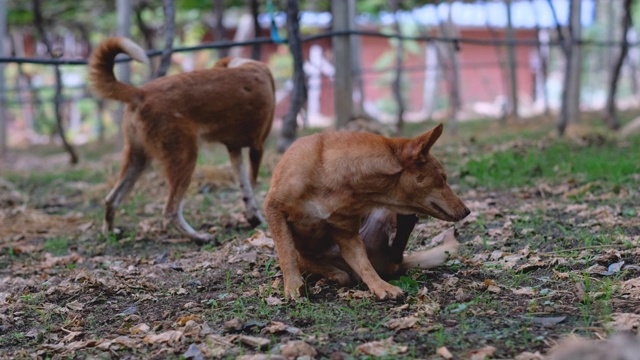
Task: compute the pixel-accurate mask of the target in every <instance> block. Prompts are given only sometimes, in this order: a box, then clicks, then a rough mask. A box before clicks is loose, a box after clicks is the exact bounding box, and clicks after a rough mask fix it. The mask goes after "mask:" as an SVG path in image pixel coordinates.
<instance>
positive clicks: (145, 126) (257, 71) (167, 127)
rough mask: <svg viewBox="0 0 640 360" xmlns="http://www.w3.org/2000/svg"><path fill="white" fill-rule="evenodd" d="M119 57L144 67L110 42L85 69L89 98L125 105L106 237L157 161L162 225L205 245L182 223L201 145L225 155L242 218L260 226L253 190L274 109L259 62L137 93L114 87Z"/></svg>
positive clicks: (233, 63) (222, 64) (173, 79)
mask: <svg viewBox="0 0 640 360" xmlns="http://www.w3.org/2000/svg"><path fill="white" fill-rule="evenodd" d="M119 53H127V54H129V55H130V56H132V57H133V58H135V59H137V60H140V61H143V62H148V59H147V58H146V55H144V51H143V50H142V49H141V48H140V47H139V46H137V45H136V44H134V43H132V42H131V41H130V40H128V39H124V38H110V39H107V40H106V41H104V42H103V43H101V44H100V45H99V46H98V47H97V48H96V50H95V51H94V52H93V54H92V55H91V58H90V61H89V68H90V75H89V76H90V80H91V87H92V90H93V92H94V93H95V94H96V95H98V96H100V97H103V98H107V99H115V100H119V101H122V102H125V103H127V107H126V111H125V115H124V119H123V122H122V127H123V133H124V150H123V164H122V171H121V173H120V178H119V180H118V183H117V184H116V186H115V187H114V188H113V190H112V191H111V193H110V194H109V195H108V196H107V198H106V199H105V202H106V215H105V226H104V230H105V232H108V231H111V230H112V229H113V220H114V216H115V211H116V208H117V206H118V205H119V204H120V202H121V201H122V200H123V198H124V197H125V196H126V195H127V194H128V193H129V192H130V191H131V189H132V187H133V185H134V183H135V182H136V180H137V179H138V178H139V176H140V175H141V173H142V172H143V171H144V169H146V168H147V167H148V165H149V163H150V162H151V159H153V158H155V159H158V160H159V161H160V162H161V163H162V165H163V167H164V171H165V174H166V177H167V181H168V185H169V196H168V199H167V203H166V206H165V209H164V216H165V219H166V220H167V221H168V222H169V223H171V224H172V225H173V226H174V227H175V228H176V229H177V230H178V231H180V232H181V233H182V234H184V235H186V236H188V237H190V238H192V239H193V240H195V241H198V242H203V241H209V240H210V239H211V237H210V236H209V235H207V234H204V233H199V232H196V231H195V230H194V229H193V228H191V226H189V224H187V222H186V221H185V220H184V218H183V215H182V201H183V197H184V195H185V192H186V190H187V188H188V187H189V183H190V181H191V175H192V173H193V171H194V169H195V165H196V159H197V156H198V141H199V138H202V139H203V140H205V141H210V142H220V143H222V144H224V145H225V146H226V147H227V150H228V151H229V156H230V158H231V163H232V166H233V170H234V173H235V176H236V181H237V182H238V184H239V187H240V189H241V191H242V195H243V200H244V202H245V205H246V210H245V216H246V217H247V220H248V221H249V223H251V224H252V225H253V226H256V225H258V224H259V223H260V222H261V221H263V220H262V215H261V214H260V212H259V210H258V208H257V205H256V202H255V198H254V195H253V189H252V188H253V186H255V183H256V179H257V175H258V168H259V167H260V162H261V160H262V154H263V144H264V141H265V139H266V137H267V135H268V134H269V132H270V130H271V125H272V122H273V114H274V109H275V96H274V93H275V92H274V84H273V78H272V76H271V72H270V71H269V69H268V67H267V66H266V65H265V64H263V63H260V62H257V61H251V60H245V59H230V58H225V59H221V60H219V61H218V62H217V63H216V65H215V66H214V67H213V68H211V69H207V70H199V71H193V72H189V73H183V74H177V75H172V76H166V77H162V78H158V79H156V80H153V81H150V82H149V83H147V84H145V85H143V86H141V87H134V86H131V85H128V84H124V83H122V82H119V81H117V80H116V78H115V76H114V74H113V65H114V58H115V56H116V55H117V54H119ZM244 147H248V148H249V157H250V163H251V175H250V178H249V175H247V172H246V169H245V167H244V166H243V164H242V153H241V149H242V148H244Z"/></svg>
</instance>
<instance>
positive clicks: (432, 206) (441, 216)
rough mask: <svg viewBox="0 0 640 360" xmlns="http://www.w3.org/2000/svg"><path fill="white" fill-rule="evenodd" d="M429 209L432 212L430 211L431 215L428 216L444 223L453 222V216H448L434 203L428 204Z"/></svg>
mask: <svg viewBox="0 0 640 360" xmlns="http://www.w3.org/2000/svg"><path fill="white" fill-rule="evenodd" d="M429 207H430V210H432V211H430V212H431V213H430V214H429V215H431V216H433V217H435V218H438V219H440V220H444V221H455V217H454V216H451V215H449V213H448V212H446V211H445V210H444V209H443V208H442V207H440V205H438V204H436V203H434V202H433V201H431V202H429ZM433 210H435V211H433Z"/></svg>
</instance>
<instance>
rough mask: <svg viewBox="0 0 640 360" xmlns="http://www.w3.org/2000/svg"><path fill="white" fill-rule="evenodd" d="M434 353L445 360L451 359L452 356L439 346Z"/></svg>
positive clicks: (443, 347)
mask: <svg viewBox="0 0 640 360" xmlns="http://www.w3.org/2000/svg"><path fill="white" fill-rule="evenodd" d="M436 353H437V354H438V355H440V356H442V357H443V358H444V359H445V360H449V359H453V354H451V352H450V351H449V349H447V348H446V347H445V346H441V347H439V348H438V349H437V350H436Z"/></svg>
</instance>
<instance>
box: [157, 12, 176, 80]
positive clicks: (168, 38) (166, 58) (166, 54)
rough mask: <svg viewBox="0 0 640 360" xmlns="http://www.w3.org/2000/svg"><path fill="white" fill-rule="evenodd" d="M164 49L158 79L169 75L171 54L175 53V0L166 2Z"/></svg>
mask: <svg viewBox="0 0 640 360" xmlns="http://www.w3.org/2000/svg"><path fill="white" fill-rule="evenodd" d="M163 10H164V39H165V40H164V49H163V50H162V55H161V56H160V66H159V67H158V72H157V73H156V76H155V77H157V78H159V77H162V76H165V75H167V71H168V70H169V66H171V54H172V53H173V37H174V33H175V17H176V16H175V7H174V3H173V0H164V4H163Z"/></svg>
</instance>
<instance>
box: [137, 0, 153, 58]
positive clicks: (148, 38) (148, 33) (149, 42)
mask: <svg viewBox="0 0 640 360" xmlns="http://www.w3.org/2000/svg"><path fill="white" fill-rule="evenodd" d="M148 5H149V4H148V3H147V2H146V1H142V2H140V3H139V4H138V6H136V7H135V9H133V11H134V12H135V15H136V23H138V29H140V32H141V33H142V38H143V39H144V44H145V46H146V47H147V49H149V50H151V49H154V48H155V46H154V45H153V32H154V31H153V29H152V28H151V27H149V25H147V23H145V22H144V19H143V18H142V12H143V11H144V9H146V8H147V6H148Z"/></svg>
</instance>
